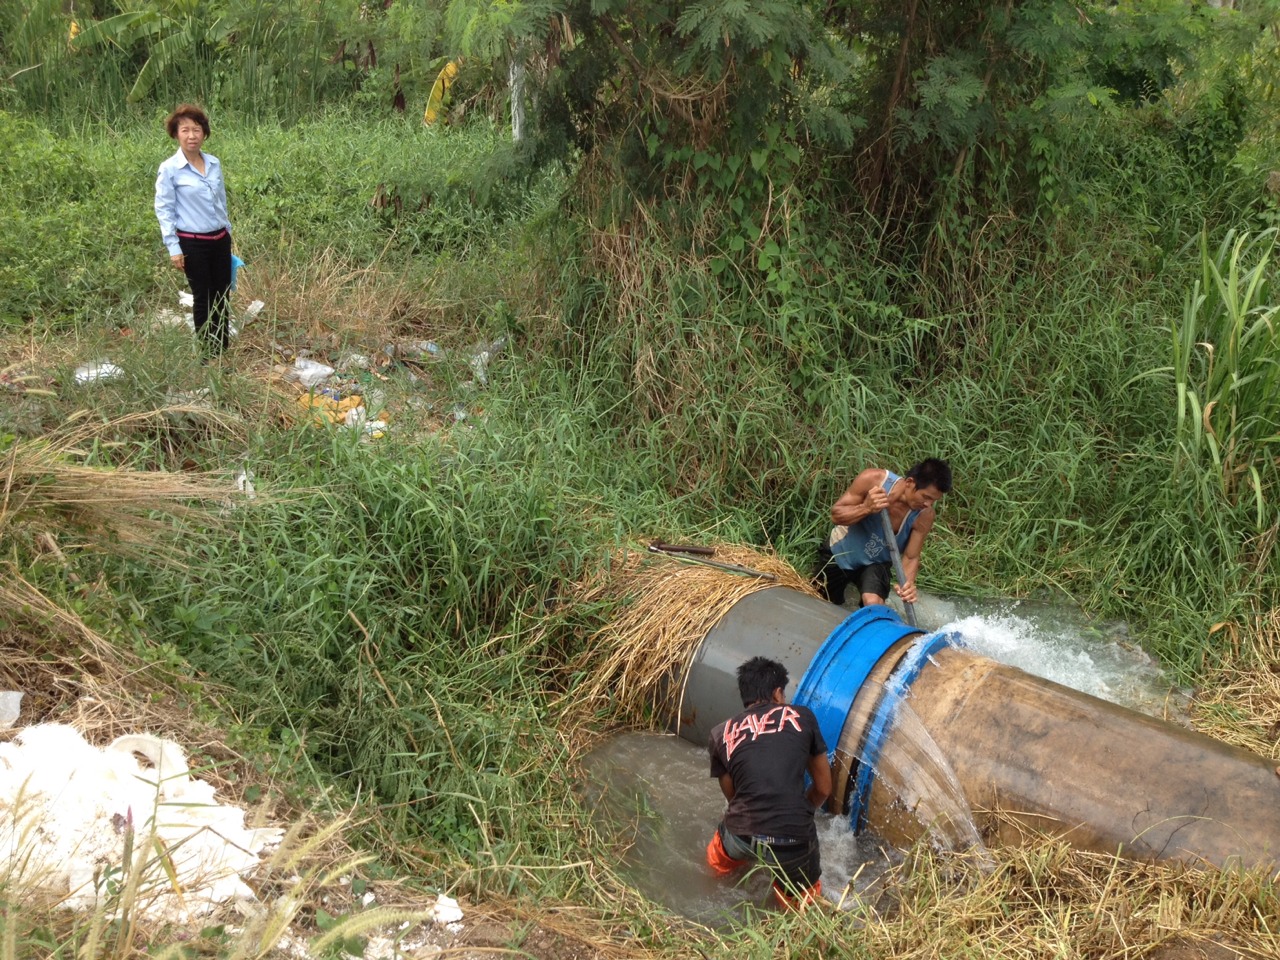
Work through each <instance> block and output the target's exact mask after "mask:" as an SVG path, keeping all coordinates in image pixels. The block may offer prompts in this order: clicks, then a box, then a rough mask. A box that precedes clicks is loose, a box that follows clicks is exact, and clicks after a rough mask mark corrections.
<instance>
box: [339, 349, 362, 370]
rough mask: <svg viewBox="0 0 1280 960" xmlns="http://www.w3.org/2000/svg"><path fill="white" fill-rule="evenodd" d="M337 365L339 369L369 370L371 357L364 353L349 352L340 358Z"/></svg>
mask: <svg viewBox="0 0 1280 960" xmlns="http://www.w3.org/2000/svg"><path fill="white" fill-rule="evenodd" d="M335 366H336V367H337V368H338V369H339V370H352V369H355V370H368V369H369V358H368V357H366V356H365V355H364V354H362V353H347V354H344V355H343V356H342V357H341V358H340V359H339V360H338V362H337V363H336V364H335Z"/></svg>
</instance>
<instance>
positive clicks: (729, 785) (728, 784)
mask: <svg viewBox="0 0 1280 960" xmlns="http://www.w3.org/2000/svg"><path fill="white" fill-rule="evenodd" d="M720 792H721V793H723V794H724V798H725V799H726V800H732V799H733V795H734V794H735V793H737V792H738V791H737V790H736V789H735V788H734V786H733V777H731V776H730V775H729V774H727V773H722V774H720Z"/></svg>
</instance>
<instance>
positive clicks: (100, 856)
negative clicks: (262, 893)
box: [0, 723, 283, 920]
mask: <svg viewBox="0 0 1280 960" xmlns="http://www.w3.org/2000/svg"><path fill="white" fill-rule="evenodd" d="M135 754H141V755H142V756H144V757H145V758H146V759H147V761H148V763H145V764H144V763H140V762H139V760H138V758H137V756H136V755H135ZM130 832H132V849H133V852H134V857H135V862H136V858H137V857H138V855H139V852H140V851H141V853H142V860H143V879H142V882H141V883H140V885H139V895H138V898H137V900H136V902H135V903H134V904H133V905H132V906H131V910H132V911H133V912H134V913H135V915H136V914H138V913H141V914H143V915H144V916H147V917H149V918H152V919H168V920H185V919H187V918H188V917H191V916H199V915H201V914H206V913H208V912H210V911H211V910H212V909H213V907H214V906H215V905H217V904H219V903H224V902H226V901H228V900H232V899H237V898H247V899H252V898H253V891H252V890H250V889H249V887H248V886H247V885H246V884H245V883H244V881H243V880H242V879H241V878H240V875H241V874H244V873H247V872H249V871H250V870H252V869H253V868H254V867H256V866H257V865H258V863H259V859H258V854H259V853H260V852H261V851H262V850H263V849H264V848H266V847H269V846H271V845H274V844H277V843H279V842H280V839H281V837H282V835H283V831H282V830H279V829H258V830H251V829H248V828H246V827H245V823H244V811H243V810H242V809H240V808H239V807H236V806H234V805H231V804H225V803H219V802H218V801H217V799H216V798H215V788H214V787H213V786H212V785H210V784H209V783H206V782H205V781H203V780H199V779H196V778H194V777H192V776H191V773H190V770H189V769H188V767H187V760H186V755H185V754H184V752H183V750H182V748H181V747H180V746H179V745H178V744H176V743H174V742H173V741H171V740H164V739H161V738H160V737H155V736H151V735H149V734H138V735H129V736H124V737H118V738H117V739H116V740H115V741H113V742H112V743H111V745H110V746H108V747H105V748H102V749H99V748H98V747H94V746H92V745H90V744H89V743H87V742H86V741H85V740H84V738H83V737H82V736H81V735H80V733H79V732H78V731H76V730H75V729H74V728H72V727H69V726H66V725H63V724H56V723H46V724H39V725H37V726H32V727H27V728H25V729H23V730H21V731H20V732H19V733H18V734H16V736H15V737H14V740H13V741H12V742H10V743H0V886H3V885H5V884H6V883H7V884H10V885H15V886H20V887H40V888H43V889H45V890H48V891H49V892H51V893H53V894H55V895H62V896H65V900H64V905H65V906H67V907H69V908H72V909H92V908H93V907H94V906H95V905H96V903H97V902H98V898H99V897H102V896H106V895H109V894H110V893H111V892H112V889H113V888H118V887H119V886H122V885H123V874H122V872H121V871H122V868H123V866H124V865H123V859H124V852H125V843H126V837H127V836H128V835H129V834H130ZM161 851H163V853H162V852H161ZM175 881H176V884H175Z"/></svg>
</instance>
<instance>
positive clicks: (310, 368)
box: [285, 357, 335, 388]
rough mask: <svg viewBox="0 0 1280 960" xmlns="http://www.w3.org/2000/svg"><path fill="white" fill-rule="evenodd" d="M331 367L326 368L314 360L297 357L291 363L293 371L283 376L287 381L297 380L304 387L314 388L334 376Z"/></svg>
mask: <svg viewBox="0 0 1280 960" xmlns="http://www.w3.org/2000/svg"><path fill="white" fill-rule="evenodd" d="M334 372H335V371H334V369H333V367H327V366H325V365H324V364H323V363H318V362H316V361H315V360H308V359H306V358H305V357H298V359H296V360H294V361H293V369H292V370H291V371H289V373H287V374H286V375H285V376H286V378H287V379H289V380H297V381H298V382H299V383H301V384H302V385H303V386H304V387H307V388H310V387H316V386H319V385H320V384H322V383H324V382H325V381H326V380H328V379H329V378H330V377H332V376H333V374H334Z"/></svg>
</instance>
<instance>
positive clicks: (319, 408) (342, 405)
mask: <svg viewBox="0 0 1280 960" xmlns="http://www.w3.org/2000/svg"><path fill="white" fill-rule="evenodd" d="M363 403H364V398H363V397H361V396H359V395H358V394H354V393H353V394H352V395H351V396H349V397H343V398H342V399H341V400H337V399H334V398H333V397H330V396H328V395H327V394H323V393H304V394H302V395H301V396H300V397H298V406H300V407H302V408H303V409H305V410H310V411H311V414H312V416H314V417H315V418H316V420H318V421H321V422H323V421H326V420H327V421H328V422H329V423H342V422H343V421H344V420H345V419H346V417H347V411H348V410H354V409H355V408H356V407H358V406H361V405H362V404H363Z"/></svg>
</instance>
